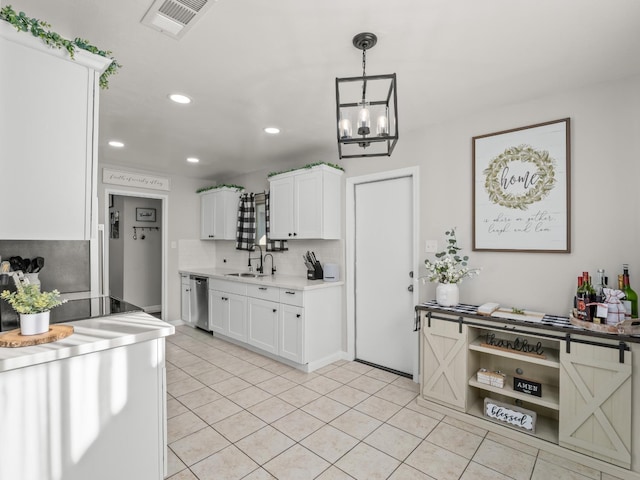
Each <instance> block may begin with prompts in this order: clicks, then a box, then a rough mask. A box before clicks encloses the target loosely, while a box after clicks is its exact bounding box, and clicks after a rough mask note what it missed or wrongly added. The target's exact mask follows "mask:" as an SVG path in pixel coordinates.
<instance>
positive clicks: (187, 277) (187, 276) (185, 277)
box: [180, 275, 189, 286]
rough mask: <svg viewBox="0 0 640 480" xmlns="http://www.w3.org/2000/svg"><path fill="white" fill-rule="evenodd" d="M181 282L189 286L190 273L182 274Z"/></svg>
mask: <svg viewBox="0 0 640 480" xmlns="http://www.w3.org/2000/svg"><path fill="white" fill-rule="evenodd" d="M180 283H181V284H182V285H186V286H189V275H180Z"/></svg>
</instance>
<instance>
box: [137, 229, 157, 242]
mask: <svg viewBox="0 0 640 480" xmlns="http://www.w3.org/2000/svg"><path fill="white" fill-rule="evenodd" d="M132 228H133V239H134V240H137V239H138V230H139V231H140V232H142V237H141V240H144V231H145V230H149V231H151V230H156V231H160V227H132Z"/></svg>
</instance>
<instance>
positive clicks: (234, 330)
mask: <svg viewBox="0 0 640 480" xmlns="http://www.w3.org/2000/svg"><path fill="white" fill-rule="evenodd" d="M226 298H227V300H226V303H227V307H228V308H227V310H228V312H229V317H228V325H229V328H228V332H227V335H228V336H229V337H231V338H235V339H236V340H239V341H241V342H246V341H247V297H244V296H242V295H235V294H233V293H229V294H227V295H226Z"/></svg>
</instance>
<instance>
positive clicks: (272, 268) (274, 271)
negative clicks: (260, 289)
mask: <svg viewBox="0 0 640 480" xmlns="http://www.w3.org/2000/svg"><path fill="white" fill-rule="evenodd" d="M267 257H271V275H273V274H274V273H276V266H275V265H274V264H273V255H272V254H270V253H265V254H264V257H263V258H264V261H265V263H266V261H267Z"/></svg>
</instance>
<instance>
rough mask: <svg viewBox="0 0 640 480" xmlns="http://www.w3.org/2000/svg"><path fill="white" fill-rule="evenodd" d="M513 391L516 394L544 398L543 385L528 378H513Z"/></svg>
mask: <svg viewBox="0 0 640 480" xmlns="http://www.w3.org/2000/svg"><path fill="white" fill-rule="evenodd" d="M513 389H514V390H515V391H516V392H522V393H526V394H528V395H533V396H535V397H542V384H541V383H538V382H534V381H533V380H527V379H526V378H518V377H513Z"/></svg>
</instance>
